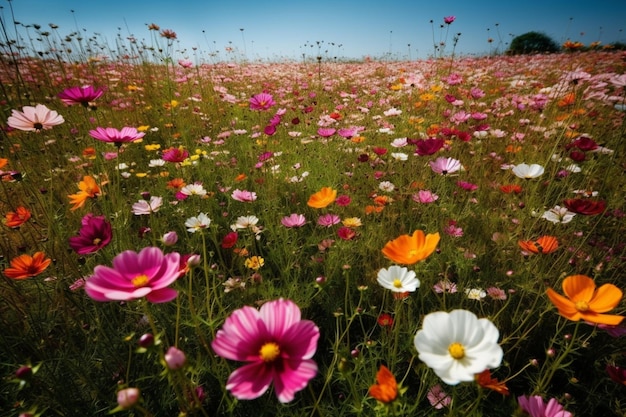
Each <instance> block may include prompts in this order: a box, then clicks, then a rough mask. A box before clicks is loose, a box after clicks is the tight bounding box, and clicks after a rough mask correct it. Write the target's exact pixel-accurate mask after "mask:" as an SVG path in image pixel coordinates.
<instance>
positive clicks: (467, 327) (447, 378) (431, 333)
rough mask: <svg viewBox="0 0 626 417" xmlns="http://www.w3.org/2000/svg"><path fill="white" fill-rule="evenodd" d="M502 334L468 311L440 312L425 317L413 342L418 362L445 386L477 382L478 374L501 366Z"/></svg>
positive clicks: (486, 320) (490, 324) (502, 353)
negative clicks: (433, 373) (500, 337)
mask: <svg viewBox="0 0 626 417" xmlns="http://www.w3.org/2000/svg"><path fill="white" fill-rule="evenodd" d="M499 336H500V332H499V331H498V329H497V328H496V326H495V325H494V324H493V323H492V322H491V321H489V320H488V319H485V318H482V319H479V318H478V317H476V315H475V314H474V313H472V312H471V311H467V310H453V311H451V312H449V313H448V312H445V311H437V312H434V313H430V314H427V315H426V317H424V323H423V325H422V329H421V330H419V331H418V332H417V333H416V334H415V338H414V339H413V342H414V344H415V348H416V349H417V352H418V353H419V359H420V360H421V361H422V362H424V363H425V364H426V365H427V366H428V367H429V368H431V369H432V370H433V371H434V372H435V374H437V376H438V377H439V378H441V380H442V381H443V382H445V383H446V384H449V385H456V384H458V383H460V382H462V381H468V382H469V381H474V377H475V375H476V374H479V373H481V372H483V371H484V370H485V369H489V368H496V367H498V366H500V363H501V362H502V357H503V355H504V352H503V351H502V348H501V347H500V345H498V337H499Z"/></svg>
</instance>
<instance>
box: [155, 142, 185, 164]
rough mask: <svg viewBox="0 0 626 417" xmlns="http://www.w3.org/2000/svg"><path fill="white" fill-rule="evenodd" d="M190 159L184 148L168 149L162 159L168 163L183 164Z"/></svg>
mask: <svg viewBox="0 0 626 417" xmlns="http://www.w3.org/2000/svg"><path fill="white" fill-rule="evenodd" d="M188 157H189V151H188V150H186V149H184V148H183V147H182V146H179V147H178V148H168V149H166V150H164V151H163V153H162V154H161V159H162V160H164V161H167V162H175V163H178V162H183V161H184V160H185V159H187V158H188Z"/></svg>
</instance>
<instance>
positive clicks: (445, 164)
mask: <svg viewBox="0 0 626 417" xmlns="http://www.w3.org/2000/svg"><path fill="white" fill-rule="evenodd" d="M429 164H430V169H432V170H433V172H435V173H437V174H441V175H447V174H452V173H454V172H457V171H458V170H460V169H461V161H459V160H458V159H454V158H446V157H444V156H440V157H439V158H437V159H435V160H434V161H430V162H429Z"/></svg>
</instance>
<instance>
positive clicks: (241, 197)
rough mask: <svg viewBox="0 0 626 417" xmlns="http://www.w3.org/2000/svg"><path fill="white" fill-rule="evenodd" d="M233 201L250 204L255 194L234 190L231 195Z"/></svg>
mask: <svg viewBox="0 0 626 417" xmlns="http://www.w3.org/2000/svg"><path fill="white" fill-rule="evenodd" d="M231 197H232V198H233V200H236V201H241V202H242V203H250V202H252V201H255V200H256V193H255V192H253V191H247V190H240V189H236V190H235V191H233V193H232V194H231Z"/></svg>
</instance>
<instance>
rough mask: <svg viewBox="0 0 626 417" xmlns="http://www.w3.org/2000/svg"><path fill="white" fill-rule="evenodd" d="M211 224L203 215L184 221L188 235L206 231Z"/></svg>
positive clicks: (207, 217)
mask: <svg viewBox="0 0 626 417" xmlns="http://www.w3.org/2000/svg"><path fill="white" fill-rule="evenodd" d="M210 224H211V219H209V216H207V215H206V214H205V213H200V214H198V217H190V218H188V219H187V221H185V227H186V228H187V231H188V232H190V233H196V232H197V231H199V230H202V229H206V228H207V227H209V225H210Z"/></svg>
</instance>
